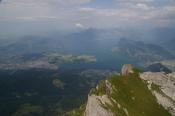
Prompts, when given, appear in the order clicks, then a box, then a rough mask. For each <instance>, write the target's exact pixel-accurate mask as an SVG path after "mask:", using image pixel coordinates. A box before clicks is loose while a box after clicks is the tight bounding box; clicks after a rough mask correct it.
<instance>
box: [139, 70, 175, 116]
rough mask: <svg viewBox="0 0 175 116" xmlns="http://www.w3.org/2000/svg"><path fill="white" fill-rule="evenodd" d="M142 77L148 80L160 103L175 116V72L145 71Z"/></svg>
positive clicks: (149, 86)
mask: <svg viewBox="0 0 175 116" xmlns="http://www.w3.org/2000/svg"><path fill="white" fill-rule="evenodd" d="M140 77H141V78H142V79H143V80H146V81H147V82H148V88H149V89H150V90H151V91H152V93H153V94H154V95H155V96H156V98H157V101H158V103H159V104H161V105H162V106H164V107H165V108H166V109H167V110H169V111H170V113H171V114H172V115H173V116H175V74H174V73H170V74H165V73H163V72H157V73H153V72H144V73H142V74H140Z"/></svg>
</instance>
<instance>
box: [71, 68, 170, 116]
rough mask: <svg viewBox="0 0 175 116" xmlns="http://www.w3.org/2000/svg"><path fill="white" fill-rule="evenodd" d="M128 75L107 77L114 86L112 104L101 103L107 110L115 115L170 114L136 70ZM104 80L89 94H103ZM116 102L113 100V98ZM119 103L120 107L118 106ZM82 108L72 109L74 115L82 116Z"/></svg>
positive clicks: (111, 96) (160, 115) (158, 115)
mask: <svg viewBox="0 0 175 116" xmlns="http://www.w3.org/2000/svg"><path fill="white" fill-rule="evenodd" d="M135 72H136V73H134V74H132V75H130V76H118V75H113V76H111V77H109V78H108V81H109V82H110V83H111V84H112V86H113V88H115V89H114V90H113V92H112V94H110V95H109V98H110V99H111V101H112V103H113V105H109V104H102V107H104V108H105V109H107V110H110V111H112V112H113V113H114V114H115V115H116V116H127V113H126V109H127V112H128V114H129V116H171V114H169V112H168V111H167V110H165V109H164V108H163V107H162V106H161V105H159V104H158V103H157V101H156V98H155V96H153V95H152V93H151V91H150V90H148V88H147V84H146V82H144V81H143V80H142V79H140V78H139V74H138V71H135ZM104 84H105V82H104V81H101V82H100V83H99V84H98V90H97V89H96V88H94V89H92V90H91V92H90V94H95V95H103V94H105V89H104V88H105V85H104ZM112 99H113V100H115V101H116V102H114V101H113V100H112ZM119 105H120V107H119ZM84 111H85V109H83V110H82V108H80V109H79V110H74V113H72V114H74V115H71V116H81V115H82V116H83V112H84Z"/></svg>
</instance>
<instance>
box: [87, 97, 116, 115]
mask: <svg viewBox="0 0 175 116" xmlns="http://www.w3.org/2000/svg"><path fill="white" fill-rule="evenodd" d="M106 103H108V104H111V101H110V99H109V98H108V96H107V95H103V96H95V95H92V96H88V102H87V106H86V111H85V114H84V115H85V116H114V114H113V113H112V112H110V111H107V110H106V109H105V108H103V107H102V106H101V105H102V104H106Z"/></svg>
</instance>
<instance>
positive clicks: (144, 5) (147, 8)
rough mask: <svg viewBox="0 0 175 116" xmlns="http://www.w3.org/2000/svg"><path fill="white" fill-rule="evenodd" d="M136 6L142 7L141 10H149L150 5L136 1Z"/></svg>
mask: <svg viewBox="0 0 175 116" xmlns="http://www.w3.org/2000/svg"><path fill="white" fill-rule="evenodd" d="M137 7H138V8H141V9H143V10H150V9H151V8H152V7H149V6H148V5H146V4H143V3H138V4H137Z"/></svg>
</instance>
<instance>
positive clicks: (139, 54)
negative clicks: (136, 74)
mask: <svg viewBox="0 0 175 116" xmlns="http://www.w3.org/2000/svg"><path fill="white" fill-rule="evenodd" d="M113 51H114V52H115V53H122V54H125V55H127V56H128V57H131V58H134V59H137V60H139V61H144V62H154V61H161V60H165V59H174V58H175V57H174V55H173V54H171V53H170V52H169V51H168V50H167V49H165V48H163V47H161V46H159V45H156V44H148V43H144V42H142V41H133V40H128V39H120V41H119V42H118V44H117V46H116V47H114V48H113Z"/></svg>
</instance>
